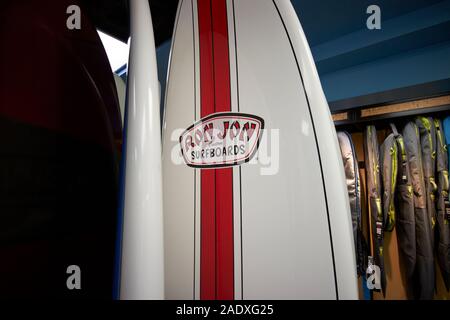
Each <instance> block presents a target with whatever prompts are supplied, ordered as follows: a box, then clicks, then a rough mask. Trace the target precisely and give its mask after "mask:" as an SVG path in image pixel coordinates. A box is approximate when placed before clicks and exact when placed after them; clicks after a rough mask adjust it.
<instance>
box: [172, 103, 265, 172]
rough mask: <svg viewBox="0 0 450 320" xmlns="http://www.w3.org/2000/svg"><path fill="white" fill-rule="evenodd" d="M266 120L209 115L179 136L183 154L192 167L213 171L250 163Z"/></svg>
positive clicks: (228, 114)
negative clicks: (213, 169)
mask: <svg viewBox="0 0 450 320" xmlns="http://www.w3.org/2000/svg"><path fill="white" fill-rule="evenodd" d="M263 129H264V120H263V119H262V118H260V117H258V116H255V115H251V114H245V113H235V112H220V113H213V114H210V115H208V116H206V117H204V118H202V119H200V120H199V121H198V122H196V123H194V124H193V125H192V126H190V127H189V128H188V129H186V130H185V131H184V132H183V134H182V135H181V136H180V145H181V152H182V154H183V158H184V161H185V162H186V164H187V165H188V166H190V167H195V168H210V167H211V168H214V167H227V166H234V165H239V164H241V163H244V162H248V161H250V159H251V158H252V157H253V155H254V154H255V153H256V151H257V150H258V146H259V140H260V138H261V134H262V130H263Z"/></svg>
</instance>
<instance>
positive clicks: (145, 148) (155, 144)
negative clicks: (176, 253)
mask: <svg viewBox="0 0 450 320" xmlns="http://www.w3.org/2000/svg"><path fill="white" fill-rule="evenodd" d="M130 21H131V25H130V26H131V28H130V57H129V66H128V74H127V98H126V106H125V120H124V121H125V129H124V145H123V155H124V156H123V162H122V171H123V172H122V186H121V197H122V199H121V201H120V207H121V209H120V210H119V223H118V224H119V225H118V243H117V247H116V248H117V249H116V250H117V251H116V254H117V256H116V271H115V279H114V297H115V298H116V299H117V298H120V299H127V300H128V299H163V298H164V254H163V216H162V178H161V125H160V102H159V101H160V93H159V90H160V89H159V83H158V77H157V68H156V51H155V43H154V37H153V26H152V20H151V14H150V7H149V4H148V2H147V1H142V0H131V1H130Z"/></svg>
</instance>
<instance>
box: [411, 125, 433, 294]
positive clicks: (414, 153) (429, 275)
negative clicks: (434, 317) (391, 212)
mask: <svg viewBox="0 0 450 320" xmlns="http://www.w3.org/2000/svg"><path fill="white" fill-rule="evenodd" d="M403 139H404V143H405V148H406V155H407V158H408V164H409V170H410V174H411V182H412V186H413V192H414V214H415V226H416V269H415V272H414V298H416V299H432V298H433V294H434V287H435V280H434V256H433V244H432V238H433V231H432V230H433V228H432V221H431V217H430V216H429V215H428V213H427V192H426V191H427V189H426V188H425V180H424V173H423V164H422V162H423V161H422V146H421V143H420V134H419V129H418V126H417V125H416V123H414V122H408V124H406V126H405V128H404V129H403Z"/></svg>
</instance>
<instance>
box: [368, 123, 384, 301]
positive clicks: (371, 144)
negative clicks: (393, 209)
mask: <svg viewBox="0 0 450 320" xmlns="http://www.w3.org/2000/svg"><path fill="white" fill-rule="evenodd" d="M364 142H365V143H364V153H365V156H364V158H365V167H366V176H367V179H366V181H367V195H368V204H369V209H370V216H371V228H372V243H373V253H372V254H373V260H374V261H373V262H374V264H375V265H377V266H378V267H379V268H380V282H381V289H382V291H383V294H384V295H385V294H386V275H385V273H384V254H383V232H384V231H383V229H384V225H383V211H382V205H381V175H380V155H379V147H378V138H377V131H376V128H375V126H372V125H370V126H367V127H366V131H365V135H364Z"/></svg>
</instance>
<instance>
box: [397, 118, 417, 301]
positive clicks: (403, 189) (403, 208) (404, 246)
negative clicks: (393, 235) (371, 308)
mask: <svg viewBox="0 0 450 320" xmlns="http://www.w3.org/2000/svg"><path fill="white" fill-rule="evenodd" d="M391 129H392V133H393V135H394V138H395V141H396V144H397V168H398V170H397V187H396V193H395V207H396V213H397V215H396V219H395V225H396V228H397V240H398V246H399V249H400V252H401V255H402V259H403V265H404V266H405V278H406V283H407V290H408V297H409V298H412V297H413V292H412V290H413V276H414V270H415V267H416V227H415V217H414V194H413V186H412V181H411V174H410V169H409V163H408V158H407V154H406V147H405V142H404V139H403V136H402V135H401V134H399V132H398V131H397V128H396V126H395V125H394V124H393V123H391Z"/></svg>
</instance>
